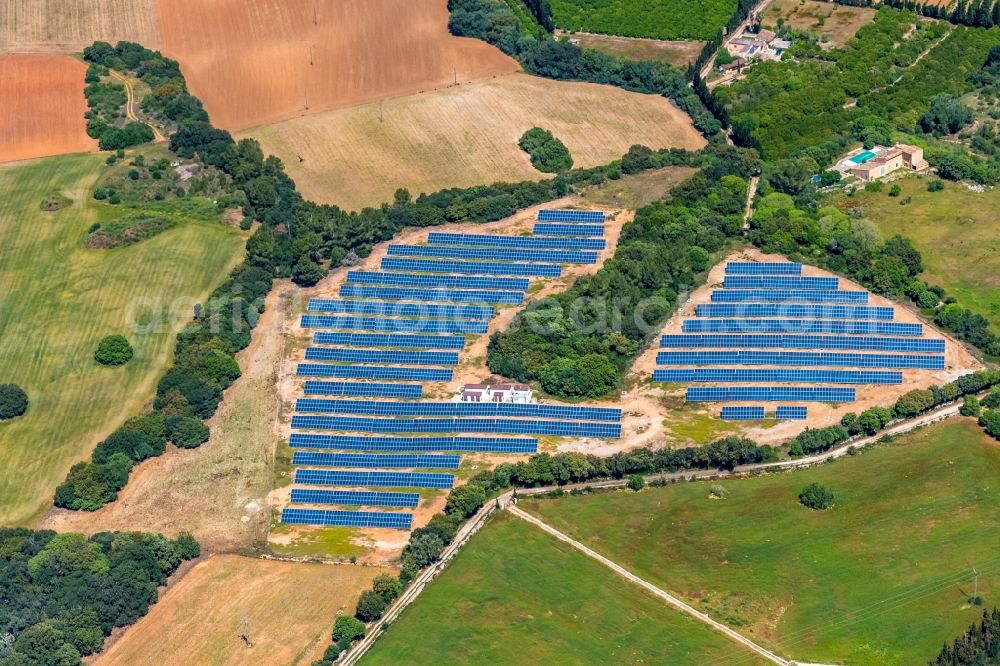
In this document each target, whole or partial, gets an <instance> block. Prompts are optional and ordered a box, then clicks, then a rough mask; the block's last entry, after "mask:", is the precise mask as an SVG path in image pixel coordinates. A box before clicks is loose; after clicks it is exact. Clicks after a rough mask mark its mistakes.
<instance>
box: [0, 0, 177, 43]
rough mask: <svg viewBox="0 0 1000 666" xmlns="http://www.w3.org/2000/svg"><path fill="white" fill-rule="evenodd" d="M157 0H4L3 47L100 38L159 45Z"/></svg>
mask: <svg viewBox="0 0 1000 666" xmlns="http://www.w3.org/2000/svg"><path fill="white" fill-rule="evenodd" d="M154 3H155V0H4V2H3V3H0V51H8V52H39V51H62V52H67V51H80V50H82V49H83V47H85V46H90V44H91V43H93V42H94V41H95V40H99V39H100V40H104V41H106V42H111V43H112V44H114V43H115V42H117V41H119V40H122V39H124V40H128V41H132V42H139V43H140V44H142V45H143V46H146V47H148V48H151V49H156V48H159V47H160V27H159V24H158V22H157V18H156V9H155V7H154Z"/></svg>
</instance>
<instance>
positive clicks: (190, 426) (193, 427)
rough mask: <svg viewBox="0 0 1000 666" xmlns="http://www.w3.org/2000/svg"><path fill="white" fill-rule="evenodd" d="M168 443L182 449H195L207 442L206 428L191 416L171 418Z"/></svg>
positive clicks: (207, 433) (207, 431)
mask: <svg viewBox="0 0 1000 666" xmlns="http://www.w3.org/2000/svg"><path fill="white" fill-rule="evenodd" d="M168 423H169V424H170V441H172V442H173V443H174V444H175V445H176V446H178V447H180V448H182V449H195V448H198V447H199V446H201V445H202V444H204V443H205V442H207V441H208V438H209V436H210V434H211V432H210V431H209V429H208V426H207V425H205V423H204V422H202V421H201V420H200V419H196V418H195V417H193V416H171V417H170V418H169V419H168Z"/></svg>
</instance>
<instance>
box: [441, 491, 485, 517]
mask: <svg viewBox="0 0 1000 666" xmlns="http://www.w3.org/2000/svg"><path fill="white" fill-rule="evenodd" d="M485 502H486V494H485V493H483V489H482V488H481V487H479V486H478V485H476V484H474V483H467V484H465V485H463V486H458V487H457V488H452V490H451V492H450V493H448V501H447V502H446V503H445V506H444V510H445V511H446V512H447V513H454V514H456V515H459V516H461V517H462V518H468V517H469V516H471V515H472V514H474V513H475V512H476V511H479V507H481V506H482V505H483V504H484V503H485Z"/></svg>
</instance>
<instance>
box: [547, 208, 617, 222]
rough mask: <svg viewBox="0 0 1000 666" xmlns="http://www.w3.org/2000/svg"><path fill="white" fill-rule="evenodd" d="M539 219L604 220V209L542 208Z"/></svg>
mask: <svg viewBox="0 0 1000 666" xmlns="http://www.w3.org/2000/svg"><path fill="white" fill-rule="evenodd" d="M538 219H539V220H542V221H551V222H601V223H603V222H604V211H602V210H540V211H538Z"/></svg>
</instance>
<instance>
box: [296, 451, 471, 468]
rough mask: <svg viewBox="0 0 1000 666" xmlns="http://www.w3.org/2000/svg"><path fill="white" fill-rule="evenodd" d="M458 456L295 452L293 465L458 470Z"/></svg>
mask: <svg viewBox="0 0 1000 666" xmlns="http://www.w3.org/2000/svg"><path fill="white" fill-rule="evenodd" d="M459 460H460V457H459V456H451V455H446V456H430V455H424V454H393V453H380V454H371V453H315V452H312V451H296V452H295V455H293V456H292V464H293V465H308V466H315V467H365V468H368V469H458V462H459Z"/></svg>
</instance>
